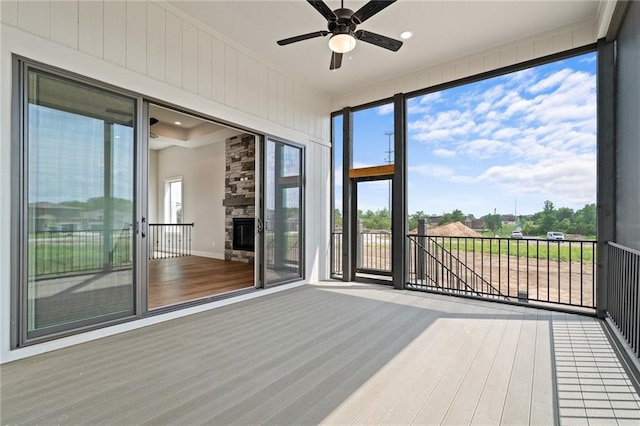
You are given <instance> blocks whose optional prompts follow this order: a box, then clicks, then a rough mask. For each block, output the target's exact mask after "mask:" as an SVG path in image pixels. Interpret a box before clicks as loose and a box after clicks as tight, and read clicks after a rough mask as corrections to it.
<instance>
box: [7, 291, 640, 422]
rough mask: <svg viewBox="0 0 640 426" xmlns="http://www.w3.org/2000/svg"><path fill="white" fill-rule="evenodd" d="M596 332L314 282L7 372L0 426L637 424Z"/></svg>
mask: <svg viewBox="0 0 640 426" xmlns="http://www.w3.org/2000/svg"><path fill="white" fill-rule="evenodd" d="M599 327H600V325H599V323H598V322H597V321H596V320H595V319H593V318H588V317H577V316H575V315H568V314H557V313H550V312H548V311H540V310H537V309H534V308H527V307H522V306H511V305H500V304H495V303H488V302H482V301H475V300H469V299H461V298H453V297H446V296H441V295H430V294H424V293H418V292H408V291H405V292H402V291H397V290H393V289H391V288H388V287H384V286H375V285H364V284H363V285H359V284H343V283H322V284H317V285H308V286H303V287H300V288H296V289H292V290H287V291H284V292H280V293H276V294H272V295H266V296H264V297H258V298H255V299H252V300H248V301H245V302H241V303H237V304H234V305H229V306H226V307H223V308H218V309H214V310H211V311H207V312H202V313H199V314H195V315H191V316H188V317H183V318H180V319H176V320H173V321H168V322H165V323H161V324H156V325H153V326H149V327H145V328H142V329H138V330H134V331H131V332H128V333H123V334H119V335H116V336H111V337H107V338H104V339H100V340H96V341H93V342H88V343H85V344H81V345H77V346H74V347H70V348H66V349H62V350H59V351H55V352H51V353H48V354H43V355H39V356H35V357H32V358H28V359H24V360H20V361H16V362H13V363H9V364H5V365H2V366H0V374H1V375H2V382H1V384H0V386H1V389H0V390H1V393H0V397H1V401H0V402H1V404H2V410H1V415H0V419H1V421H2V423H3V424H34V423H41V424H79V423H83V424H105V423H108V424H201V423H211V424H243V425H248V424H251V425H253V424H319V423H324V424H339V425H346V424H362V425H364V424H367V425H369V424H412V423H413V424H471V423H476V424H501V423H502V424H554V423H555V424H563V423H566V424H571V423H584V424H586V423H588V420H592V419H596V420H597V421H598V422H600V423H607V422H609V421H618V420H619V422H620V423H624V422H625V421H633V420H634V419H635V420H637V419H638V418H640V405H639V404H640V397H638V395H637V392H635V391H634V390H633V389H634V388H633V387H632V384H631V381H630V379H629V377H627V376H626V374H625V373H624V370H623V369H622V368H621V366H620V363H619V362H618V361H617V358H615V356H614V355H615V354H614V352H613V351H612V350H611V347H610V346H607V341H606V338H604V339H603V334H602V333H601V330H600V331H599ZM594 366H595V367H594ZM594 368H595V369H596V371H597V377H596V376H594V375H593V373H590V371H593V369H594ZM598 386H600V387H598ZM597 389H604V390H605V391H606V392H604V393H602V392H601V393H598V392H597V391H596V390H597ZM558 396H560V398H559V399H558ZM583 396H585V397H587V398H588V399H585V398H583ZM588 416H592V417H591V418H588Z"/></svg>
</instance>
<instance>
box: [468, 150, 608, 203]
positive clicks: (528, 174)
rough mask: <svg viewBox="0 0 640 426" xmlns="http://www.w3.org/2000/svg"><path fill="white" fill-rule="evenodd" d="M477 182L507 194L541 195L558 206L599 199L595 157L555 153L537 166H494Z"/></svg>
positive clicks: (535, 164)
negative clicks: (494, 187) (493, 185)
mask: <svg viewBox="0 0 640 426" xmlns="http://www.w3.org/2000/svg"><path fill="white" fill-rule="evenodd" d="M478 180H479V181H482V182H487V183H491V184H495V185H497V186H498V187H499V188H501V189H502V190H503V191H505V192H506V193H508V194H513V195H517V194H541V195H542V196H543V198H545V199H549V200H553V201H554V202H556V203H557V204H558V205H561V206H565V205H580V204H588V203H593V201H594V200H595V195H596V167H595V153H590V154H582V155H571V153H562V154H558V153H556V154H555V155H554V156H553V157H551V158H547V159H545V160H541V161H539V162H536V163H528V164H517V163H516V164H511V165H508V166H494V167H490V168H489V169H487V170H486V171H485V172H484V173H482V174H481V175H480V176H478Z"/></svg>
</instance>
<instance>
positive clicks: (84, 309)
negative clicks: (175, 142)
mask: <svg viewBox="0 0 640 426" xmlns="http://www.w3.org/2000/svg"><path fill="white" fill-rule="evenodd" d="M21 65H22V67H21V73H20V75H21V85H20V89H21V97H20V99H21V103H22V106H21V110H20V111H21V114H20V121H21V128H22V134H21V137H20V146H19V148H20V157H21V158H20V162H19V163H20V164H21V167H20V175H21V178H20V180H19V182H20V191H19V193H20V196H19V198H20V200H18V202H17V203H16V205H17V210H16V211H17V213H18V219H17V222H18V227H17V229H18V231H17V232H18V233H19V235H18V241H19V247H18V250H17V253H18V258H19V260H18V262H17V263H19V264H20V265H21V266H20V268H19V271H20V280H19V281H20V283H21V284H20V288H19V294H20V298H19V306H18V310H19V313H20V318H21V321H20V322H21V325H20V330H19V336H20V338H19V342H20V344H24V343H26V342H28V341H30V340H33V339H37V338H41V337H43V336H49V335H52V334H59V333H60V332H65V331H69V330H71V329H78V328H82V327H86V326H90V325H93V324H99V323H106V322H109V321H113V320H116V319H121V318H123V317H127V316H132V315H134V313H135V309H134V307H135V297H134V295H135V279H134V277H135V273H134V272H135V268H134V260H135V257H136V256H135V244H134V242H135V237H136V236H135V230H134V226H133V224H134V223H135V190H134V188H135V170H136V167H135V160H136V154H135V149H136V147H135V139H136V138H135V129H134V122H135V117H136V106H137V101H136V99H135V98H132V97H128V96H123V95H121V94H118V93H114V92H111V91H107V90H103V89H101V88H97V87H94V86H90V85H87V84H85V83H83V82H79V81H76V80H72V79H68V78H65V77H63V76H60V75H57V74H53V73H50V72H48V71H47V70H42V69H38V68H35V67H30V66H27V65H26V64H21Z"/></svg>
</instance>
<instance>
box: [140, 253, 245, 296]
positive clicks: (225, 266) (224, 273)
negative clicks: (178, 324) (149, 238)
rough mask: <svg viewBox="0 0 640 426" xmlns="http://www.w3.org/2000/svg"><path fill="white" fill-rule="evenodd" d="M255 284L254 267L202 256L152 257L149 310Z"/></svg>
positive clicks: (150, 263) (150, 261)
mask: <svg viewBox="0 0 640 426" xmlns="http://www.w3.org/2000/svg"><path fill="white" fill-rule="evenodd" d="M253 286H254V266H253V265H250V264H247V263H241V262H228V261H225V260H219V259H211V258H208V257H200V256H183V257H171V258H166V259H150V260H149V309H154V308H158V307H161V306H167V305H174V304H176V303H182V302H186V301H189V300H194V299H199V298H202V297H208V296H213V295H216V294H221V293H226V292H229V291H233V290H239V289H242V288H248V287H253Z"/></svg>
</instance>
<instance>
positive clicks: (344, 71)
mask: <svg viewBox="0 0 640 426" xmlns="http://www.w3.org/2000/svg"><path fill="white" fill-rule="evenodd" d="M325 2H326V4H327V5H328V6H329V7H330V8H331V9H337V8H339V7H340V1H338V0H325ZM169 3H171V4H172V5H173V6H175V7H176V8H177V9H179V10H180V11H181V12H183V13H186V14H187V15H190V16H191V17H192V18H193V19H195V20H198V21H200V22H201V23H203V24H205V25H207V26H209V27H211V28H213V29H214V30H215V31H217V32H219V33H220V34H222V35H224V36H225V37H227V38H228V39H230V40H232V41H233V42H234V43H236V44H239V45H241V46H243V47H245V48H246V49H248V50H249V51H251V52H253V53H254V54H256V55H258V56H259V57H261V58H263V59H264V60H266V61H267V62H268V63H270V64H272V65H273V66H274V67H276V69H279V70H281V72H283V73H286V74H287V75H289V76H291V77H293V78H295V79H296V80H298V81H301V82H304V83H306V84H308V85H309V86H311V87H315V88H317V89H319V90H322V91H324V92H325V93H327V94H329V95H330V96H339V95H340V94H342V93H344V92H347V91H351V90H354V89H357V88H360V87H364V86H368V85H371V84H375V83H376V82H379V81H383V80H386V79H389V78H393V77H397V76H401V75H404V74H408V73H411V72H414V71H417V70H420V69H423V68H427V67H430V66H433V65H437V64H441V63H445V62H448V61H451V60H455V59H457V58H461V57H464V56H468V55H472V54H474V53H477V52H481V51H485V50H488V49H493V48H496V47H498V46H502V45H504V44H507V43H510V42H514V41H517V40H521V39H524V38H527V37H533V36H536V35H539V34H543V33H545V32H547V31H551V30H556V29H558V28H562V27H565V26H570V25H574V24H578V23H585V22H587V23H589V22H591V23H593V25H594V34H596V35H597V37H602V36H604V32H606V28H607V26H608V22H609V19H610V16H611V13H612V11H613V6H614V4H615V2H611V1H605V0H549V1H538V0H535V1H531V0H529V1H527V0H515V1H486V0H466V1H456V0H449V1H437V0H399V1H397V2H396V3H394V4H392V5H391V6H389V7H387V8H386V9H384V10H383V11H381V12H380V13H378V14H377V15H375V16H373V17H372V18H371V19H369V20H367V21H366V22H364V23H362V24H361V25H359V26H358V29H365V30H367V31H371V32H375V33H379V34H382V35H386V36H388V37H392V38H395V39H399V38H400V33H402V32H403V31H411V32H412V33H413V37H412V38H410V39H408V40H405V43H404V45H403V46H402V48H401V49H400V50H399V51H398V52H395V53H394V52H391V51H388V50H385V49H382V48H380V47H377V46H374V45H371V44H368V43H364V42H358V44H357V46H356V48H355V49H354V50H353V51H352V52H351V53H350V54H345V57H344V59H343V62H342V67H341V68H340V69H338V70H335V71H330V70H329V62H330V57H331V54H330V50H329V47H328V39H329V37H318V38H314V39H310V40H305V41H302V42H298V43H294V44H290V45H287V46H278V45H277V44H276V41H277V40H281V39H284V38H288V37H292V36H296V35H299V34H305V33H310V32H314V31H320V30H326V20H325V19H324V17H323V16H322V15H321V14H320V13H318V12H317V11H316V10H314V8H313V7H311V6H310V5H309V4H307V2H306V1H304V0H286V1H271V0H253V1H238V0H234V1H225V0H215V1H190V0H187V1H182V0H176V1H169ZM365 3H366V1H365V0H346V1H345V2H344V6H345V7H347V8H349V9H352V10H354V11H355V10H358V9H359V8H360V7H362V6H363V5H364V4H365Z"/></svg>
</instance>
